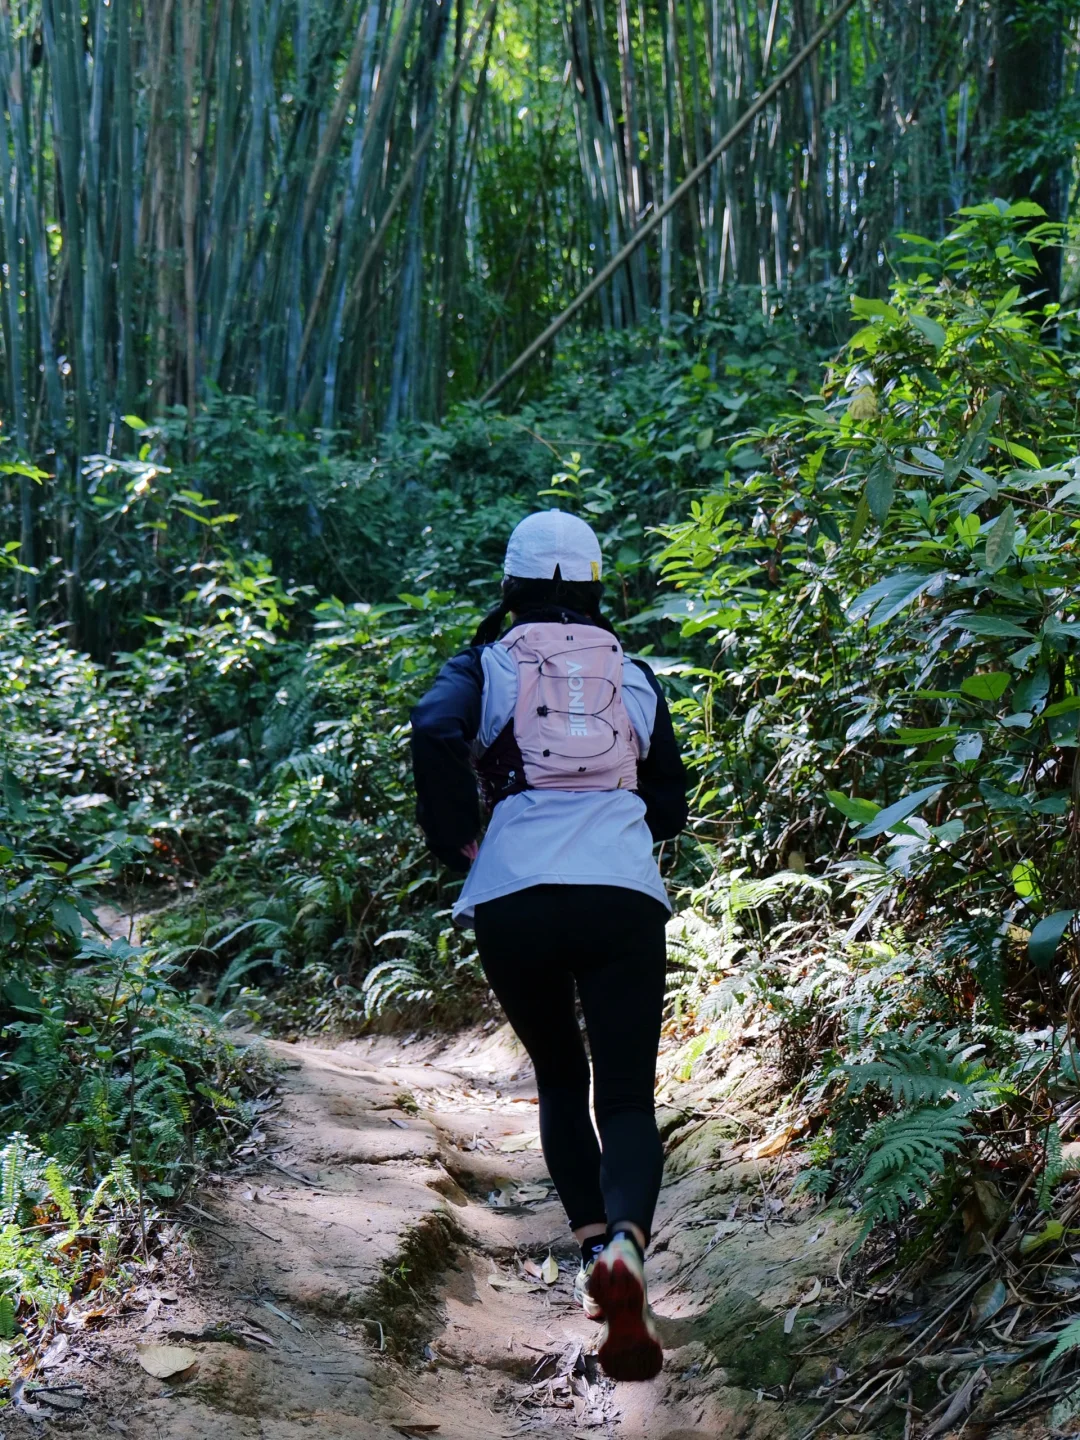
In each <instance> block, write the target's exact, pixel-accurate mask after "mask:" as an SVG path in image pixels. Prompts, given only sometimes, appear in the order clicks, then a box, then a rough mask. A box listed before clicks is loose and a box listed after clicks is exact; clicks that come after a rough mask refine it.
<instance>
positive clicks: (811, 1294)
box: [799, 1280, 821, 1305]
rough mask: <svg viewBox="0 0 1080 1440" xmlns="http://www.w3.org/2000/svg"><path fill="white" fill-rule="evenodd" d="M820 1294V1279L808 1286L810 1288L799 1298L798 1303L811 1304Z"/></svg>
mask: <svg viewBox="0 0 1080 1440" xmlns="http://www.w3.org/2000/svg"><path fill="white" fill-rule="evenodd" d="M820 1294H821V1281H820V1280H815V1281H814V1283H813V1285H811V1286H810V1289H809V1290H808V1291H807V1292H806V1294H805V1295H804V1296H803V1297H802V1300H801V1301H800V1302H799V1303H800V1304H801V1305H812V1304H813V1303H814V1301H815V1300H816V1299H817V1297H818V1296H819V1295H820Z"/></svg>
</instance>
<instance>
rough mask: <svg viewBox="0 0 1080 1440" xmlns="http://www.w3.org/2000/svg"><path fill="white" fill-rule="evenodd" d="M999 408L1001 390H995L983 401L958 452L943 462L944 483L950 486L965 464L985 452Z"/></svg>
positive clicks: (974, 460)
mask: <svg viewBox="0 0 1080 1440" xmlns="http://www.w3.org/2000/svg"><path fill="white" fill-rule="evenodd" d="M1000 409H1001V391H1000V390H997V391H995V392H994V394H993V395H991V396H990V398H989V399H988V400H987V401H986V402H985V404H984V405H983V407H982V409H981V410H980V411H979V413H978V414H977V415H976V416H975V419H974V420H973V421H972V423H971V428H970V429H969V430H968V432H967V434H966V435H965V437H964V443H963V444H962V445H961V446H960V450H959V453H958V454H957V455H956V457H955V458H954V459H952V460H947V461H946V462H945V472H944V478H945V484H946V485H948V486H951V485H952V484H953V483H954V482H955V480H956V477H957V476H958V475H959V474H960V472H961V470H963V468H964V466H965V465H971V464H972V463H974V464H978V462H979V461H980V460H981V459H982V457H983V456H984V455H985V454H986V451H987V448H988V446H989V444H990V430H991V428H992V426H993V424H994V422H995V421H996V420H997V417H998V411H999V410H1000Z"/></svg>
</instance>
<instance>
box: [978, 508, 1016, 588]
mask: <svg viewBox="0 0 1080 1440" xmlns="http://www.w3.org/2000/svg"><path fill="white" fill-rule="evenodd" d="M1015 548H1016V511H1015V510H1014V509H1013V507H1012V506H1011V505H1006V506H1005V509H1004V510H1003V511H1002V512H1001V514H1000V515H999V516H998V518H997V519H996V520H995V521H994V524H993V525H992V526H991V528H990V530H989V531H988V532H987V536H986V562H985V563H986V569H987V570H989V571H990V573H991V574H993V573H994V572H995V571H996V570H1000V569H1001V567H1002V566H1003V565H1004V564H1005V562H1006V561H1007V560H1009V559H1010V558H1011V556H1012V554H1013V552H1014V550H1015Z"/></svg>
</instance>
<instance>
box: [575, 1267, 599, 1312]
mask: <svg viewBox="0 0 1080 1440" xmlns="http://www.w3.org/2000/svg"><path fill="white" fill-rule="evenodd" d="M595 1269H596V1261H595V1260H590V1261H589V1263H588V1265H585V1264H582V1266H581V1268H580V1269H579V1270H578V1272H577V1279H576V1280H575V1281H574V1299H575V1300H577V1301H579V1302H580V1304H581V1308H582V1310H584V1311H585V1317H586V1319H588V1320H602V1319H603V1318H604V1312H603V1310H601V1309H600V1306H599V1305H598V1304H597V1302H596V1301H595V1300H594V1299H593V1297H592V1296H591V1295H590V1294H589V1281H590V1280H591V1279H592V1273H593V1271H594V1270H595Z"/></svg>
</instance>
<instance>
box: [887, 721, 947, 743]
mask: <svg viewBox="0 0 1080 1440" xmlns="http://www.w3.org/2000/svg"><path fill="white" fill-rule="evenodd" d="M959 729H960V726H959V725H905V726H903V727H902V728H901V729H899V730H897V732H896V738H897V739H898V740H902V741H903V742H904V743H905V744H906V745H925V744H926V743H927V741H929V740H947V739H949V738H950V737H951V736H953V735H955V734H956V733H957V732H958V731H959Z"/></svg>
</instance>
